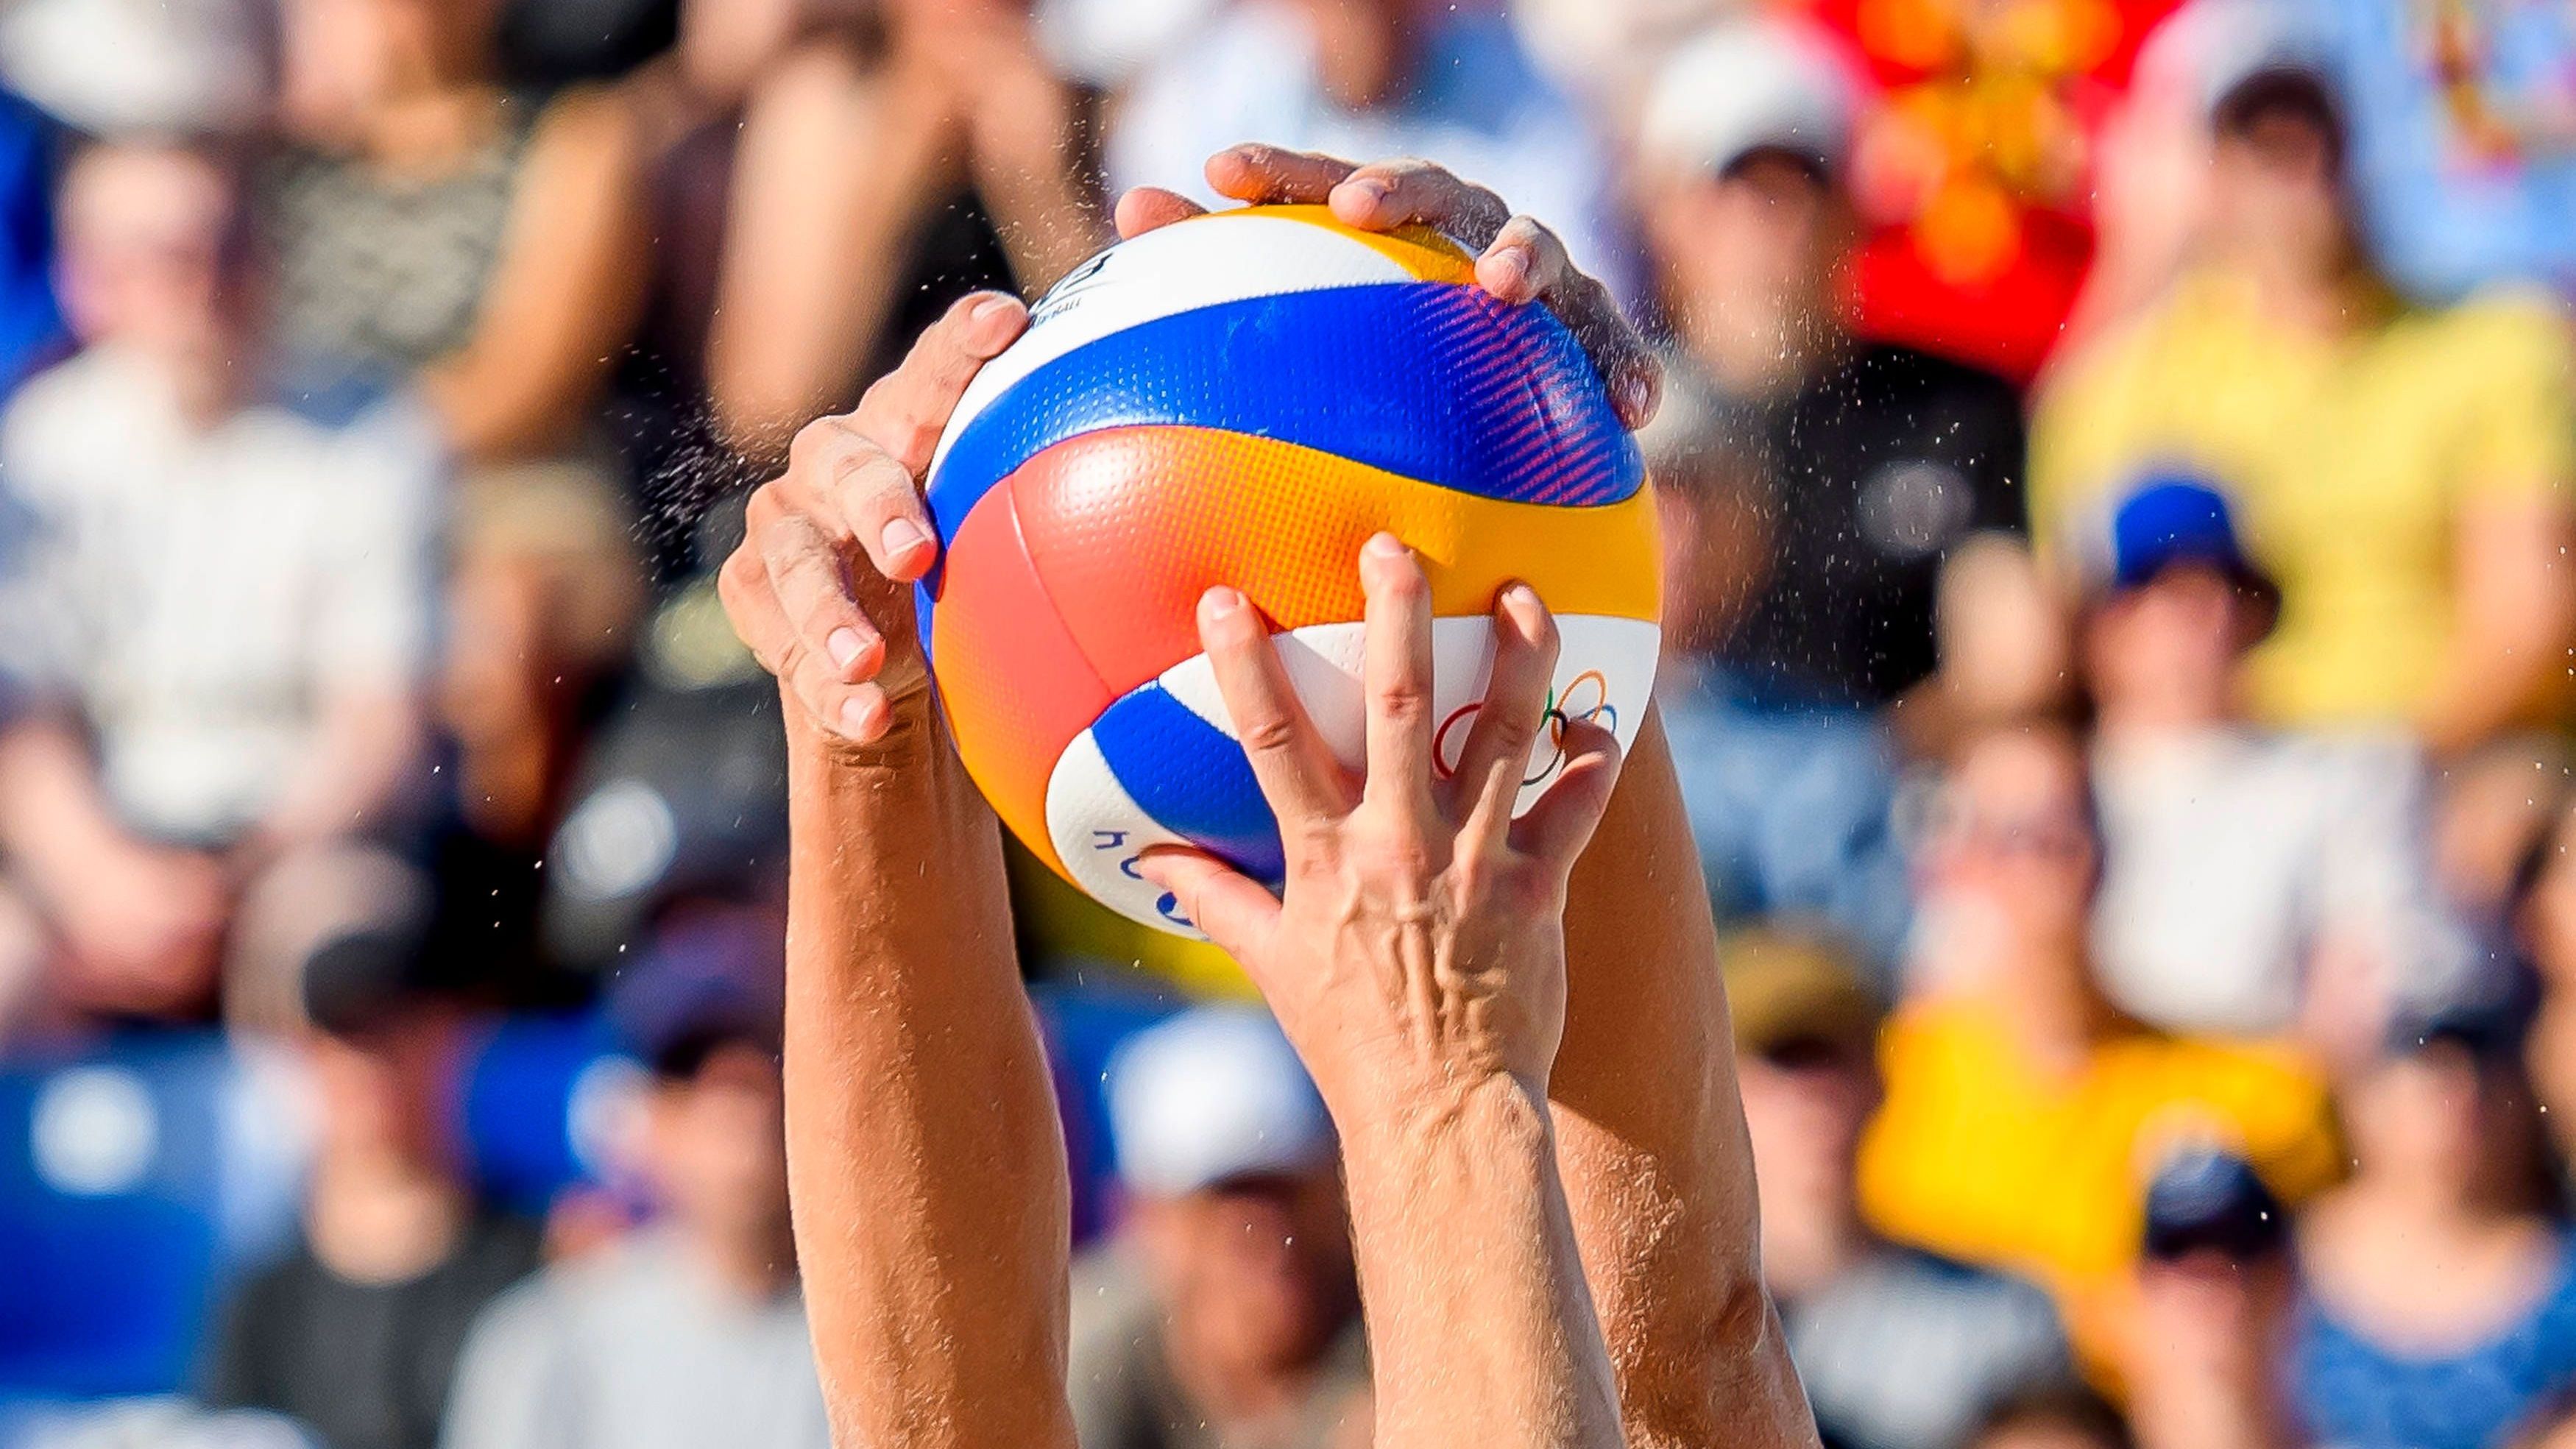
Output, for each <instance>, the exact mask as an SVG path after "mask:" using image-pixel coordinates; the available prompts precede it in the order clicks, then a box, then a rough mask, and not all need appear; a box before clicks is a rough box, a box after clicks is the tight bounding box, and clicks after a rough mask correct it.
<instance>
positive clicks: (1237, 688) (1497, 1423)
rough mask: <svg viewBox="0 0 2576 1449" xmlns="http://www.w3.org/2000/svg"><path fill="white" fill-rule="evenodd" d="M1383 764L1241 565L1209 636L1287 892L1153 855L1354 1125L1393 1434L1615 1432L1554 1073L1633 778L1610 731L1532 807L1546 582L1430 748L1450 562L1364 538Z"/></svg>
mask: <svg viewBox="0 0 2576 1449" xmlns="http://www.w3.org/2000/svg"><path fill="white" fill-rule="evenodd" d="M1360 579H1361V583H1362V584H1363V586H1364V587H1365V590H1366V592H1367V597H1368V607H1367V634H1366V644H1365V652H1364V656H1363V659H1362V664H1361V675H1362V680H1361V683H1362V692H1363V694H1364V695H1365V697H1366V702H1367V720H1368V728H1367V755H1366V758H1367V770H1366V774H1365V776H1364V778H1362V779H1361V780H1359V781H1357V782H1354V781H1353V780H1352V779H1351V778H1350V776H1349V774H1348V772H1347V771H1345V770H1344V769H1343V768H1342V766H1341V764H1340V762H1339V761H1337V760H1336V759H1335V758H1334V756H1333V754H1332V751H1331V750H1330V749H1329V748H1328V747H1327V746H1326V744H1325V742H1324V739H1323V736H1322V735H1320V734H1319V733H1317V731H1316V729H1315V727H1314V724H1313V722H1312V721H1310V720H1308V719H1307V717H1306V713H1305V710H1304V709H1303V707H1302V706H1301V705H1300V704H1299V702H1298V698H1297V694H1296V691H1295V689H1294V688H1293V687H1292V686H1291V685H1290V683H1289V680H1288V674H1287V671H1286V670H1285V668H1283V667H1282V665H1281V663H1280V660H1279V655H1278V653H1277V651H1276V650H1275V649H1274V648H1273V647H1272V646H1271V643H1270V631H1269V628H1268V626H1267V624H1266V623H1265V622H1264V621H1263V620H1262V618H1261V617H1260V615H1259V614H1258V613H1257V612H1256V611H1255V610H1254V609H1253V608H1252V606H1251V605H1250V604H1249V603H1248V602H1247V601H1246V600H1245V599H1244V598H1243V596H1242V595H1241V594H1239V593H1237V592H1235V591H1234V590H1232V589H1226V588H1218V589H1212V590H1210V591H1209V592H1208V594H1207V596H1206V597H1205V598H1204V599H1202V600H1201V601H1200V606H1199V637H1200V641H1201V643H1203V644H1204V645H1205V646H1206V649H1207V654H1208V658H1209V660H1210V662H1211V663H1213V664H1214V666H1215V669H1216V680H1217V687H1218V689H1219V690H1220V691H1221V692H1222V693H1223V695H1224V698H1225V707H1226V711H1227V713H1228V714H1229V715H1230V716H1231V717H1232V719H1233V722H1234V725H1235V731H1236V735H1237V737H1238V738H1240V739H1241V740H1242V741H1243V745H1244V749H1245V751H1246V753H1247V754H1248V755H1249V756H1250V757H1251V760H1252V768H1253V773H1254V774H1255V775H1256V776H1258V777H1259V779H1260V781H1261V791H1262V794H1263V795H1265V796H1266V797H1268V799H1269V801H1270V807H1271V809H1272V811H1273V812H1275V813H1276V814H1277V815H1278V817H1279V835H1280V841H1281V843H1282V845H1283V846H1284V847H1285V850H1286V856H1287V883H1286V889H1285V892H1284V896H1283V897H1280V898H1274V897H1273V896H1272V895H1271V894H1270V892H1269V891H1268V890H1266V889H1264V888H1263V887H1261V886H1260V885H1257V884H1255V883H1254V882H1253V881H1251V880H1249V879H1247V878H1246V877H1244V876H1243V875H1241V874H1238V873H1237V872H1236V871H1234V870H1233V869H1232V868H1231V867H1229V866H1227V865H1225V864H1224V863H1223V862H1221V861H1218V860H1216V859H1214V858H1212V857H1210V856H1207V855H1205V854H1202V853H1200V852H1197V851H1191V850H1165V851H1156V852H1151V853H1149V854H1147V855H1146V857H1145V858H1144V861H1143V863H1142V867H1141V868H1142V869H1143V870H1144V871H1145V872H1146V874H1148V875H1149V876H1151V877H1153V878H1154V879H1155V880H1156V881H1158V882H1159V883H1160V884H1161V885H1162V886H1163V887H1164V889H1166V890H1169V891H1171V892H1173V893H1174V894H1175V895H1177V896H1178V897H1179V898H1180V901H1181V902H1182V904H1183V906H1184V908H1185V909H1186V910H1187V911H1188V912H1189V913H1190V915H1191V916H1192V918H1193V919H1195V920H1196V921H1197V922H1198V924H1199V927H1200V929H1202V930H1204V931H1206V932H1207V934H1208V936H1209V937H1210V938H1211V939H1213V940H1215V941H1216V942H1217V944H1219V945H1221V946H1223V947H1224V948H1226V950H1228V951H1230V952H1232V953H1233V955H1234V957H1235V959H1236V960H1238V961H1240V962H1242V963H1243V966H1244V969H1245V970H1246V971H1248V972H1249V973H1251V976H1252V978H1253V980H1254V982H1255V983H1256V984H1258V985H1259V986H1260V987H1261V990H1262V994H1263V995H1264V996H1266V997H1268V998H1269V1001H1270V1006H1271V1010H1272V1011H1274V1012H1275V1013H1277V1015H1278V1017H1279V1024H1280V1026H1281V1028H1282V1029H1283V1030H1285V1031H1286V1032H1287V1033H1288V1039H1289V1041H1290V1042H1292V1043H1294V1044H1295V1046H1296V1048H1297V1052H1298V1055H1300V1056H1301V1057H1303V1058H1304V1059H1305V1062H1306V1066H1307V1069H1308V1070H1309V1071H1310V1072H1312V1073H1313V1074H1314V1078H1315V1085H1316V1086H1317V1088H1318V1089H1320V1090H1321V1091H1322V1093H1323V1095H1324V1103H1325V1105H1326V1106H1327V1107H1328V1108H1330V1109H1331V1111H1332V1114H1333V1120H1334V1121H1335V1123H1336V1124H1338V1125H1339V1126H1340V1128H1341V1132H1342V1143H1343V1176H1344V1180H1345V1182H1346V1183H1347V1185H1348V1188H1349V1196H1350V1207H1351V1231H1352V1243H1353V1246H1354V1249H1355V1251H1356V1255H1357V1258H1358V1262H1359V1268H1360V1292H1361V1298H1362V1302H1363V1306H1364V1308H1365V1309H1366V1316H1367V1321H1368V1330H1369V1344H1370V1350H1371V1354H1372V1356H1373V1358H1374V1359H1375V1363H1376V1368H1377V1381H1378V1415H1377V1435H1376V1442H1377V1443H1378V1444H1379V1445H1381V1446H1389V1449H1411V1446H1415V1445H1445V1444H1460V1443H1474V1444H1485V1445H1495V1446H1505V1449H1510V1446H1532V1449H1536V1446H1551V1449H1563V1446H1580V1445H1611V1444H1616V1443H1618V1442H1620V1432H1619V1409H1618V1395H1617V1392H1616V1390H1615V1387H1614V1384H1613V1374H1612V1370H1611V1367H1610V1359H1609V1354H1608V1351H1607V1349H1606V1348H1605V1347H1604V1342H1603V1338H1602V1333H1601V1325H1600V1322H1599V1319H1598V1316H1597V1314H1596V1313H1595V1311H1594V1308H1593V1303H1592V1298H1591V1294H1590V1291H1589V1290H1588V1288H1587V1287H1586V1285H1585V1283H1584V1280H1583V1270H1582V1264H1581V1260H1580V1257H1579V1254H1578V1251H1577V1248H1576V1244H1575V1237H1574V1227H1573V1221H1572V1217H1571V1214H1570V1212H1569V1209H1568V1207H1567V1203H1566V1197H1565V1189H1564V1183H1563V1179H1562V1178H1561V1177H1560V1176H1559V1174H1558V1168H1557V1156H1556V1133H1555V1127H1554V1122H1553V1118H1552V1115H1551V1113H1550V1111H1549V1108H1548V1105H1547V1100H1548V1099H1547V1082H1548V1074H1549V1071H1550V1069H1551V1067H1552V1066H1553V1065H1554V1062H1555V1059H1556V1052H1557V1046H1558V1044H1559V1042H1560V1040H1561V1038H1562V1037H1563V1035H1564V1031H1565V993H1566V979H1565V926H1564V915H1565V897H1566V879H1567V876H1568V874H1569V873H1570V872H1571V871H1572V870H1573V868H1574V861H1575V857H1576V856H1578V855H1579V854H1581V853H1582V850H1583V846H1584V843H1585V842H1586V841H1587V840H1589V839H1590V838H1591V836H1592V830H1593V827H1594V826H1596V825H1598V824H1599V823H1600V821H1601V815H1602V811H1603V809H1604V808H1605V807H1606V806H1607V805H1608V803H1609V799H1610V788H1611V785H1612V784H1613V782H1614V781H1616V779H1617V778H1618V773H1619V746H1618V742H1617V741H1616V740H1615V739H1613V738H1612V737H1611V735H1610V732H1609V731H1607V730H1604V729H1601V728H1599V727H1597V726H1593V725H1589V724H1582V723H1571V724H1569V723H1566V722H1564V721H1562V720H1556V721H1554V723H1555V724H1556V725H1557V727H1558V728H1560V729H1562V730H1563V731H1564V736H1563V740H1562V743H1563V745H1564V748H1565V751H1566V754H1567V755H1568V757H1569V762H1568V764H1567V765H1566V767H1565V773H1564V774H1563V775H1562V776H1560V777H1559V778H1558V780H1557V782H1556V783H1555V785H1553V786H1552V787H1551V788H1550V789H1549V790H1548V792H1547V794H1545V795H1544V796H1542V797H1540V799H1539V802H1538V804H1537V805H1536V806H1534V807H1532V809H1531V810H1530V812H1529V813H1528V814H1526V815H1524V816H1522V817H1521V818H1520V819H1519V820H1517V821H1516V820H1514V819H1513V818H1512V804H1513V801H1514V800H1515V799H1516V798H1517V797H1518V795H1519V793H1520V786H1521V772H1522V770H1523V769H1524V768H1526V766H1527V763H1528V760H1529V756H1530V747H1531V745H1532V744H1533V743H1534V742H1535V741H1536V739H1537V737H1538V732H1539V730H1540V729H1542V728H1545V727H1547V725H1548V724H1549V723H1550V722H1551V720H1550V717H1549V715H1548V713H1547V686H1548V680H1549V679H1550V678H1551V677H1552V675H1553V673H1554V670H1555V667H1556V650H1557V640H1556V626H1555V623H1554V621H1553V620H1551V619H1550V618H1549V617H1548V612H1547V608H1546V606H1545V605H1543V604H1541V603H1540V602H1539V599H1538V595H1537V594H1535V593H1533V592H1531V591H1530V590H1529V589H1528V588H1527V587H1526V586H1523V585H1513V586H1510V587H1508V588H1506V589H1504V590H1503V593H1502V597H1501V598H1500V599H1499V600H1498V601H1497V602H1496V604H1495V608H1494V663H1493V670H1492V677H1491V684H1490V685H1489V687H1488V688H1487V691H1486V694H1485V707H1484V708H1483V709H1482V710H1481V711H1479V712H1478V714H1477V716H1476V722H1475V724H1474V725H1473V726H1472V727H1471V729H1470V731H1469V735H1468V738H1467V742H1466V745H1465V747H1464V749H1463V750H1462V752H1461V754H1460V756H1459V761H1458V768H1457V769H1456V770H1455V771H1454V772H1453V773H1452V774H1451V775H1450V777H1449V778H1448V779H1447V780H1446V781H1443V780H1441V779H1439V778H1437V776H1436V775H1435V772H1434V771H1433V769H1432V754H1433V746H1432V727H1431V586H1430V582H1429V580H1428V579H1426V578H1425V577H1424V575H1423V572H1422V568H1421V566H1420V565H1419V564H1417V563H1416V562H1415V561H1414V558H1413V555H1412V554H1411V553H1410V552H1409V551H1407V550H1406V548H1405V547H1404V545H1403V544H1402V543H1400V542H1398V541H1397V540H1396V539H1395V538H1393V537H1392V536H1390V535H1387V534H1380V535H1378V536H1377V537H1375V538H1372V539H1370V540H1369V542H1368V545H1367V546H1366V547H1365V548H1364V549H1363V550H1362V551H1361V555H1360Z"/></svg>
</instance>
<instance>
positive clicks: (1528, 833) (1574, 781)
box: [1511, 720, 1620, 881]
mask: <svg viewBox="0 0 2576 1449" xmlns="http://www.w3.org/2000/svg"><path fill="white" fill-rule="evenodd" d="M1563 728H1564V731H1565V735H1564V739H1563V741H1562V744H1563V747H1564V749H1565V753H1566V765H1565V771H1564V773H1563V774H1560V775H1558V776H1557V777H1556V783H1555V784H1552V785H1550V786H1548V787H1547V793H1546V794H1544V795H1541V796H1540V797H1539V799H1538V803H1537V804H1535V805H1533V806H1531V807H1530V809H1529V813H1528V814H1526V815H1523V816H1522V817H1521V818H1520V819H1519V820H1518V821H1516V822H1514V823H1513V825H1512V831H1511V842H1512V844H1513V845H1514V846H1516V847H1518V848H1519V849H1521V850H1522V851H1524V852H1526V853H1527V854H1530V855H1533V856H1536V857H1537V858H1538V859H1540V860H1542V861H1545V862H1546V863H1547V864H1548V866H1549V867H1550V868H1551V869H1553V870H1554V871H1556V873H1557V879H1558V880H1560V881H1562V880H1564V879H1565V878H1566V877H1567V876H1568V875H1569V874H1571V873H1572V872H1573V870H1574V862H1575V858H1576V857H1578V856H1580V855H1582V854H1583V847H1584V846H1586V845H1588V844H1590V843H1591V840H1592V831H1593V828H1594V827H1595V826H1598V825H1599V824H1600V823H1601V817H1602V816H1603V815H1604V814H1606V813H1607V812H1608V811H1609V809H1610V792H1611V791H1612V790H1614V789H1616V788H1617V786H1618V784H1619V765H1620V753H1619V739H1618V736H1616V735H1613V734H1612V733H1611V732H1610V731H1608V730H1606V729H1603V728H1602V727H1601V726H1599V725H1597V724H1594V723H1592V722H1591V721H1589V720H1568V721H1566V723H1565V725H1564V727H1563Z"/></svg>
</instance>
